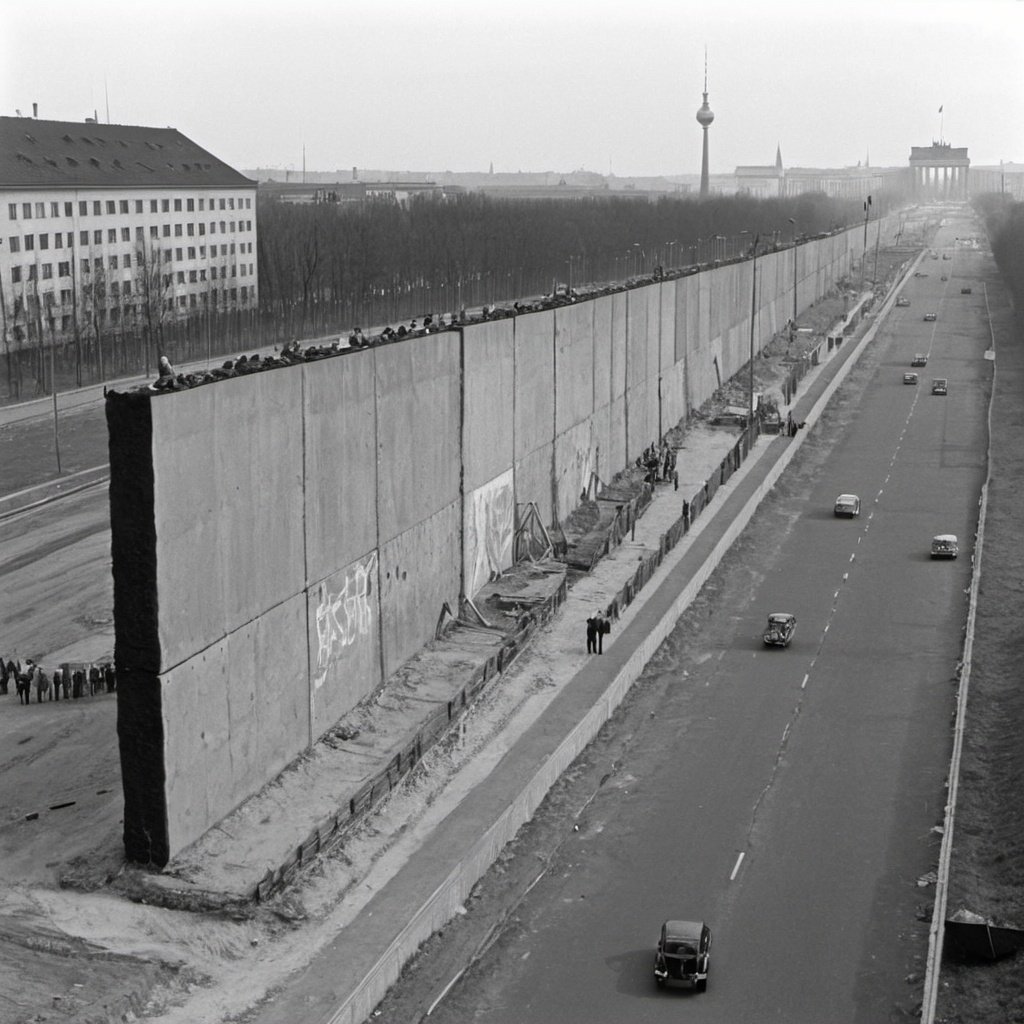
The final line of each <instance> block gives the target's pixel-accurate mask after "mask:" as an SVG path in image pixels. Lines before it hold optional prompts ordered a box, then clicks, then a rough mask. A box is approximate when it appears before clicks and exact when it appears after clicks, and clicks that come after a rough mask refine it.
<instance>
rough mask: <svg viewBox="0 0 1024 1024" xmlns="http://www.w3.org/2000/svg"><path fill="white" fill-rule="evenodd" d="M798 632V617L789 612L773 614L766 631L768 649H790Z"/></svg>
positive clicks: (769, 618)
mask: <svg viewBox="0 0 1024 1024" xmlns="http://www.w3.org/2000/svg"><path fill="white" fill-rule="evenodd" d="M795 632H796V616H795V615H791V614H790V613H789V612H772V613H771V615H769V616H768V625H767V626H766V627H765V630H764V638H763V639H764V642H765V646H767V647H788V646H789V642H790V640H792V639H793V634H794V633H795Z"/></svg>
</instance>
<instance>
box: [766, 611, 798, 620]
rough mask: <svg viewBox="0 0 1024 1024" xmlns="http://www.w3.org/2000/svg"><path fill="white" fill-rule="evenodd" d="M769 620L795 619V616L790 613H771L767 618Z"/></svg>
mask: <svg viewBox="0 0 1024 1024" xmlns="http://www.w3.org/2000/svg"><path fill="white" fill-rule="evenodd" d="M768 618H769V619H775V620H778V619H795V618H796V616H795V615H794V614H793V613H792V612H772V613H771V615H769V616H768Z"/></svg>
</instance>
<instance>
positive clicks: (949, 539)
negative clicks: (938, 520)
mask: <svg viewBox="0 0 1024 1024" xmlns="http://www.w3.org/2000/svg"><path fill="white" fill-rule="evenodd" d="M959 554H960V545H959V543H958V542H957V539H956V534H955V533H940V534H937V535H936V536H935V537H932V550H931V556H932V558H956V556H957V555H959Z"/></svg>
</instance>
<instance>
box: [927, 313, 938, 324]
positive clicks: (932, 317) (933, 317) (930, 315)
mask: <svg viewBox="0 0 1024 1024" xmlns="http://www.w3.org/2000/svg"><path fill="white" fill-rule="evenodd" d="M924 319H925V323H929V324H930V323H933V322H934V321H935V320H937V319H938V317H936V315H935V314H934V313H925V315H924Z"/></svg>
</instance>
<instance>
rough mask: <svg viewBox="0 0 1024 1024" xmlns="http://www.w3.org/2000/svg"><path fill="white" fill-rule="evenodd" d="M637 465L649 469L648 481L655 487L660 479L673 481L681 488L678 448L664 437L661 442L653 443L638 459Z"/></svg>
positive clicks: (677, 488)
mask: <svg viewBox="0 0 1024 1024" xmlns="http://www.w3.org/2000/svg"><path fill="white" fill-rule="evenodd" d="M636 464H637V466H640V467H642V468H644V469H646V470H647V482H648V483H649V484H650V485H651V486H652V487H653V486H654V484H656V483H657V482H658V481H659V480H661V481H664V482H665V483H669V482H671V483H673V484H674V485H675V489H676V490H679V471H678V470H677V469H676V450H675V448H673V447H672V445H670V444H669V443H668V442H667V441H666V440H664V438H663V439H662V441H661V443H660V444H651V445H649V446H648V447H647V448H645V449H644V453H643V455H641V456H640V457H639V458H638V459H637V460H636Z"/></svg>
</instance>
